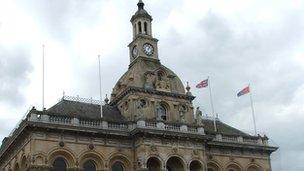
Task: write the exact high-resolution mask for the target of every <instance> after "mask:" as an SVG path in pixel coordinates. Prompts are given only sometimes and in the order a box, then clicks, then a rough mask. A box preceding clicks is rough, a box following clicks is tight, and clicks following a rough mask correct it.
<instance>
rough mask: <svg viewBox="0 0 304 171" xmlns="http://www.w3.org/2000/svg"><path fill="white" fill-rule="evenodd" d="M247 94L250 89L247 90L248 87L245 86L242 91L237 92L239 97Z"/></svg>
mask: <svg viewBox="0 0 304 171" xmlns="http://www.w3.org/2000/svg"><path fill="white" fill-rule="evenodd" d="M249 92H250V88H249V86H247V87H245V88H244V89H243V90H241V91H240V92H238V94H237V96H238V97H240V96H242V95H245V94H247V93H249Z"/></svg>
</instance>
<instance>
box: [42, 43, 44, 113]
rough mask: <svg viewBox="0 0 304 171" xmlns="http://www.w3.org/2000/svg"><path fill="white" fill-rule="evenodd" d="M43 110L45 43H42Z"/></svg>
mask: <svg viewBox="0 0 304 171" xmlns="http://www.w3.org/2000/svg"><path fill="white" fill-rule="evenodd" d="M42 111H44V44H42Z"/></svg>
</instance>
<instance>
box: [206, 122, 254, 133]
mask: <svg viewBox="0 0 304 171" xmlns="http://www.w3.org/2000/svg"><path fill="white" fill-rule="evenodd" d="M203 124H204V128H205V131H206V132H207V133H208V132H209V133H213V132H214V120H211V119H203ZM216 128H217V132H218V133H221V134H224V135H236V136H250V135H249V134H246V133H244V132H242V131H240V130H238V129H236V128H233V127H231V126H229V125H227V124H225V123H223V122H221V121H219V120H216Z"/></svg>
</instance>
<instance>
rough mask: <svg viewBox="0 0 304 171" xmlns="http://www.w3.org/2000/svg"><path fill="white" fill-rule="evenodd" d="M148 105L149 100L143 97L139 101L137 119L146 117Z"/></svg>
mask: <svg viewBox="0 0 304 171" xmlns="http://www.w3.org/2000/svg"><path fill="white" fill-rule="evenodd" d="M146 107H147V101H146V100H144V99H141V100H139V101H137V119H143V117H144V109H145V108H146Z"/></svg>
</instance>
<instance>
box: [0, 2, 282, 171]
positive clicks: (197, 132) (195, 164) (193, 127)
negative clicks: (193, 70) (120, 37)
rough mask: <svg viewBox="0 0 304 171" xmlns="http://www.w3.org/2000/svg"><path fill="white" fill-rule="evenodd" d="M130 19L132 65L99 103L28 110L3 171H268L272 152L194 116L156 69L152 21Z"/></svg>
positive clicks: (186, 99)
mask: <svg viewBox="0 0 304 171" xmlns="http://www.w3.org/2000/svg"><path fill="white" fill-rule="evenodd" d="M137 5H138V10H137V12H136V13H135V14H134V15H133V16H132V18H131V23H132V26H133V40H132V42H131V43H130V44H129V51H130V53H129V56H130V64H129V69H128V70H127V72H126V73H125V74H124V75H123V76H122V77H121V78H120V79H119V80H118V82H117V84H116V85H115V86H114V88H113V92H112V94H111V97H110V100H109V99H105V103H104V105H103V107H102V112H101V111H100V109H101V108H100V102H99V101H94V100H92V99H82V98H79V97H69V96H64V97H63V98H62V100H61V101H60V102H59V103H57V104H55V105H54V106H52V107H51V108H49V109H46V110H43V111H39V110H37V109H35V108H33V109H32V110H30V111H29V112H28V114H27V115H26V117H25V118H24V119H23V120H22V122H21V123H20V124H19V126H18V128H16V129H15V130H14V131H13V132H12V134H10V135H9V136H8V137H7V138H5V139H4V140H3V142H2V146H1V149H0V168H1V169H2V170H3V171H26V170H30V171H49V170H53V171H67V170H68V171H96V170H98V171H133V170H136V171H144V170H149V171H165V170H168V171H185V170H187V171H188V170H190V171H271V164H270V155H271V153H272V152H274V151H275V150H276V149H277V148H276V147H271V146H269V145H268V139H267V137H266V136H263V137H262V136H252V135H249V134H246V133H244V132H242V131H239V130H237V129H235V128H232V127H230V126H229V125H226V124H225V123H223V122H221V121H220V120H217V121H216V125H217V129H216V130H215V129H214V128H213V120H210V119H208V118H202V116H201V112H200V111H199V110H196V111H195V110H194V107H193V105H192V100H193V99H194V98H195V97H194V96H193V95H192V94H191V92H190V87H189V86H186V88H185V87H184V85H183V84H182V81H181V80H180V79H179V77H178V76H177V75H176V74H174V72H173V71H171V70H170V69H168V68H166V67H165V66H164V65H162V64H161V62H160V60H159V56H158V48H157V42H158V40H157V39H155V38H154V37H153V36H152V17H151V16H150V15H149V14H148V12H147V11H146V10H145V9H144V3H143V2H142V1H141V0H140V1H139V3H138V4H137Z"/></svg>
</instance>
